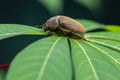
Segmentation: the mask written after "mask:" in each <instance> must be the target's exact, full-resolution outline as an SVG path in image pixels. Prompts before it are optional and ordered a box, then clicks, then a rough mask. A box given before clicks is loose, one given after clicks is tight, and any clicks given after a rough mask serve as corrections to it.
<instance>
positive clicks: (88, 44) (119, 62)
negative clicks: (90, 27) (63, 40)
mask: <svg viewBox="0 0 120 80" xmlns="http://www.w3.org/2000/svg"><path fill="white" fill-rule="evenodd" d="M102 34H104V35H102ZM89 35H91V36H93V35H94V36H95V35H99V36H97V37H92V38H90V37H86V38H87V39H86V41H81V40H71V44H72V56H73V63H74V69H75V80H119V79H120V74H119V73H120V44H119V43H120V40H119V38H120V36H119V35H120V34H117V33H114V34H112V33H111V34H110V33H109V35H111V36H110V37H108V33H107V32H103V33H102V32H100V33H97V34H96V33H91V34H89ZM86 36H87V34H86ZM102 37H103V38H102ZM114 37H116V39H114ZM117 38H118V39H117Z"/></svg>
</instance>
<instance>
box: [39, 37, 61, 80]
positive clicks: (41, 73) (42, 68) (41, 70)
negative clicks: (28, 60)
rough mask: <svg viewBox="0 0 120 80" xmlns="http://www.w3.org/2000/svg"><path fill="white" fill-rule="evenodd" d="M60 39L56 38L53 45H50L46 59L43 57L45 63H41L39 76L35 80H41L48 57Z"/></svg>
mask: <svg viewBox="0 0 120 80" xmlns="http://www.w3.org/2000/svg"><path fill="white" fill-rule="evenodd" d="M60 39H61V38H58V39H57V40H56V41H55V42H54V43H53V45H52V47H51V48H50V50H49V51H48V54H47V55H46V57H45V61H44V62H43V65H42V67H41V69H40V72H39V74H38V78H37V80H42V77H43V74H44V70H45V68H46V66H47V62H48V60H49V57H50V55H51V54H52V51H53V49H54V47H55V45H56V44H57V42H58V41H59V40H60Z"/></svg>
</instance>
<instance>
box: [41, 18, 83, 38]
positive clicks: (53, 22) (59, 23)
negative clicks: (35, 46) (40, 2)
mask: <svg viewBox="0 0 120 80" xmlns="http://www.w3.org/2000/svg"><path fill="white" fill-rule="evenodd" d="M42 28H43V29H44V31H47V32H48V33H49V34H57V35H64V36H66V37H69V38H84V33H85V31H84V26H83V25H82V24H80V23H79V22H77V21H76V20H74V19H72V18H70V17H67V16H55V17H51V18H50V19H48V20H47V21H46V22H45V24H43V26H42Z"/></svg>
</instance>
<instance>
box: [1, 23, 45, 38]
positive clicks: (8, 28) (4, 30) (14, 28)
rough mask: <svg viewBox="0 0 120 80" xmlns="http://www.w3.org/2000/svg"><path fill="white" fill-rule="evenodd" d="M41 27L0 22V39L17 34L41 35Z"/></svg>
mask: <svg viewBox="0 0 120 80" xmlns="http://www.w3.org/2000/svg"><path fill="white" fill-rule="evenodd" d="M43 34H45V33H44V32H43V31H42V30H41V29H38V28H34V27H31V26H26V25H19V24H0V40H1V39H5V38H9V37H13V36H17V35H43Z"/></svg>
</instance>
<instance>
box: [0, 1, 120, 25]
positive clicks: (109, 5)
mask: <svg viewBox="0 0 120 80" xmlns="http://www.w3.org/2000/svg"><path fill="white" fill-rule="evenodd" d="M39 1H42V0H39ZM49 1H52V0H49ZM62 1H63V4H62V5H63V6H62V12H60V11H59V10H61V9H57V11H59V12H56V13H55V12H53V13H51V12H50V11H49V10H48V9H47V8H46V7H45V6H44V4H42V3H39V2H38V1H37V0H0V23H13V24H14V23H17V24H27V25H33V26H34V25H42V24H43V23H44V22H45V21H46V20H47V19H48V18H50V17H51V16H55V15H58V14H61V15H66V16H70V17H72V18H83V19H90V20H94V21H98V22H101V23H104V24H117V25H120V7H119V4H120V0H98V1H101V3H102V6H101V7H102V8H101V9H98V10H97V11H94V12H92V11H91V10H90V9H88V8H87V7H85V6H84V5H81V4H79V3H77V2H75V1H74V0H62ZM87 1H91V3H93V5H95V4H96V3H94V1H95V0H87ZM48 3H49V2H48ZM48 3H47V2H46V4H48ZM54 4H56V3H54ZM94 7H98V6H97V5H95V6H94Z"/></svg>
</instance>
